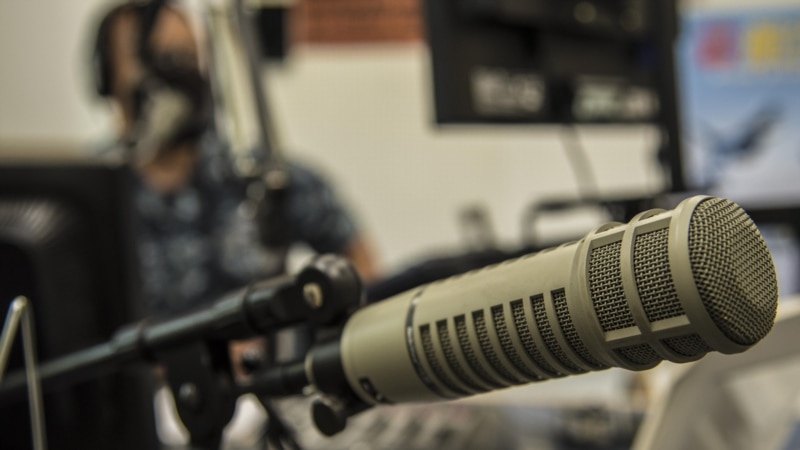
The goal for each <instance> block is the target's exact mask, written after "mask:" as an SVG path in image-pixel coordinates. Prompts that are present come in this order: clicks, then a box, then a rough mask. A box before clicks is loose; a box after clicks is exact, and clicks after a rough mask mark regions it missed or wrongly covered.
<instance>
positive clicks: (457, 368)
mask: <svg viewBox="0 0 800 450" xmlns="http://www.w3.org/2000/svg"><path fill="white" fill-rule="evenodd" d="M436 332H437V333H438V334H439V343H440V344H441V346H442V353H444V357H445V359H446V360H447V365H448V366H450V369H451V370H452V371H453V373H454V374H456V378H458V379H459V380H461V382H462V383H464V385H466V386H467V387H468V388H470V389H472V390H474V391H477V392H486V391H487V390H488V389H484V388H482V387H480V386H478V385H477V384H475V383H474V382H473V381H472V380H471V379H470V377H469V375H467V372H466V371H465V370H464V368H463V367H461V363H459V362H458V358H456V354H455V351H454V349H453V345H452V344H450V332H449V331H448V330H447V321H445V320H440V321H439V322H436Z"/></svg>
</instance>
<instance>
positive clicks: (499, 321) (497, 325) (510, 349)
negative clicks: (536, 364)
mask: <svg viewBox="0 0 800 450" xmlns="http://www.w3.org/2000/svg"><path fill="white" fill-rule="evenodd" d="M492 321H493V322H494V329H495V331H496V332H497V338H498V339H499V340H500V346H501V347H502V348H503V353H505V355H506V358H508V360H509V361H511V364H513V365H514V367H515V368H516V369H517V370H519V371H520V372H522V373H523V374H525V376H526V377H528V378H530V379H531V380H541V379H542V377H540V376H539V375H537V374H535V373H534V372H533V371H531V370H530V369H528V367H527V366H525V363H524V362H522V358H521V357H520V355H519V353H518V352H517V350H516V349H515V348H514V343H513V342H512V341H511V334H509V332H508V326H507V325H506V318H505V314H504V313H503V306H502V305H497V306H493V307H492Z"/></svg>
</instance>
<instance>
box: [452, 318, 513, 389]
mask: <svg viewBox="0 0 800 450" xmlns="http://www.w3.org/2000/svg"><path fill="white" fill-rule="evenodd" d="M454 322H455V324H456V336H457V337H458V345H459V347H461V352H462V353H463V354H464V358H465V359H466V360H467V364H469V367H470V368H471V369H472V371H473V372H475V375H477V376H478V378H480V379H481V380H482V381H483V382H484V383H486V384H488V385H489V386H491V387H493V388H495V389H499V388H501V387H504V386H506V384H502V383H499V382H498V381H496V380H495V379H494V378H493V377H492V376H491V375H489V372H487V371H486V370H485V369H484V368H483V366H482V365H481V363H480V361H478V357H477V356H476V355H475V351H474V350H473V349H472V344H470V341H469V331H467V320H466V318H465V317H464V316H463V315H462V316H456V317H455V319H454Z"/></svg>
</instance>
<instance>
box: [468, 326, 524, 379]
mask: <svg viewBox="0 0 800 450" xmlns="http://www.w3.org/2000/svg"><path fill="white" fill-rule="evenodd" d="M472 320H473V321H474V322H475V333H476V334H477V335H478V343H479V344H480V346H481V350H482V351H483V356H485V357H486V360H487V361H489V365H490V366H492V369H494V370H495V371H496V372H497V373H498V375H500V376H501V377H502V378H504V379H505V380H508V381H509V382H511V383H513V384H520V383H523V381H522V380H518V379H517V377H515V376H514V375H512V374H511V372H509V371H508V370H506V369H505V366H503V364H502V363H501V362H500V357H499V356H497V353H496V352H495V351H494V349H493V348H492V341H491V340H490V339H489V330H488V329H487V328H486V319H485V318H484V316H483V311H475V312H473V313H472Z"/></svg>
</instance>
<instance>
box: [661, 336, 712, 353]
mask: <svg viewBox="0 0 800 450" xmlns="http://www.w3.org/2000/svg"><path fill="white" fill-rule="evenodd" d="M661 343H663V344H664V345H665V346H667V347H669V348H670V349H671V350H672V351H674V352H675V353H677V354H679V355H683V356H688V357H695V356H700V355H705V354H706V353H708V352H710V351H711V350H712V349H711V347H709V346H708V345H707V344H706V342H705V341H704V340H703V338H701V337H700V336H698V335H696V334H690V335H688V336H678V337H673V338H668V339H664V340H662V341H661Z"/></svg>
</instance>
